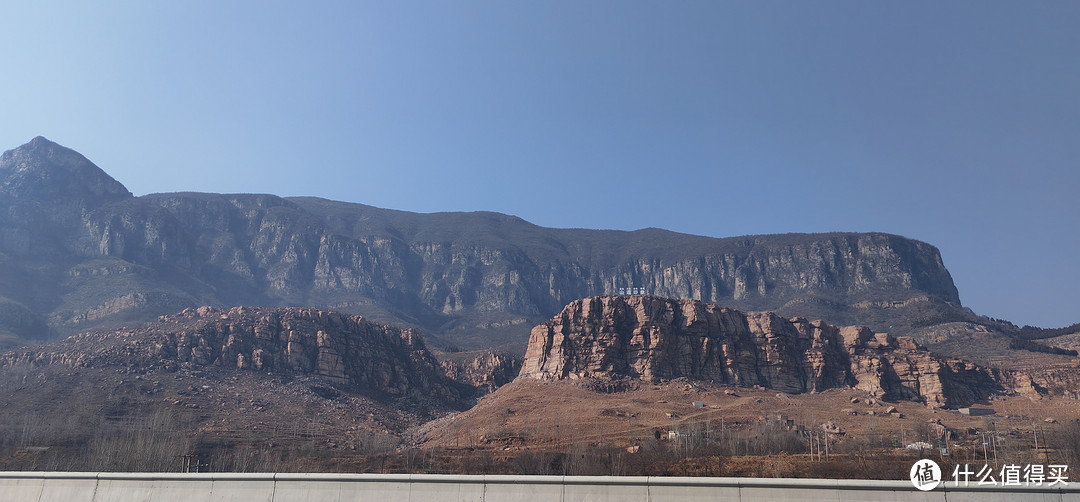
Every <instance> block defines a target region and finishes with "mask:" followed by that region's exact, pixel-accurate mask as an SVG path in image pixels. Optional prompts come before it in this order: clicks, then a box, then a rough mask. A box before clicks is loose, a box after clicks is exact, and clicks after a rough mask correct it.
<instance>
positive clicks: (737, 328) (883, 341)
mask: <svg viewBox="0 0 1080 502" xmlns="http://www.w3.org/2000/svg"><path fill="white" fill-rule="evenodd" d="M679 377H686V378H691V379H697V380H706V381H711V382H717V383H724V384H732V385H737V386H742V387H753V386H759V387H764V388H768V389H776V390H780V391H783V392H787V393H796V394H797V393H804V392H818V391H822V390H825V389H830V388H848V387H854V388H856V389H860V390H865V391H867V392H870V393H872V394H873V395H875V396H877V397H880V398H884V399H890V400H896V399H902V400H916V401H922V402H925V403H927V404H928V405H931V406H963V405H967V404H970V403H972V402H975V401H979V400H984V399H986V398H987V397H989V396H990V395H991V394H993V393H999V392H1004V391H1006V389H1004V388H1003V387H1002V385H1001V383H999V380H1000V377H997V376H995V374H994V373H993V372H991V371H990V370H987V369H984V368H981V367H978V366H976V365H974V364H971V363H968V362H964V361H961V360H957V359H943V358H939V357H936V356H934V355H932V354H930V352H929V351H927V350H926V349H925V348H923V347H921V346H919V345H918V344H917V343H915V341H914V340H913V339H911V338H909V337H892V336H890V335H887V334H884V333H877V334H875V333H873V332H872V331H871V330H870V329H868V328H865V327H852V326H848V327H836V326H832V325H829V324H826V323H824V322H822V321H813V322H810V321H807V320H806V319H804V318H792V319H785V318H782V317H780V316H778V315H776V314H773V313H743V312H740V311H738V310H734V309H729V308H723V307H719V306H717V305H712V304H706V303H702V302H698V301H694V300H675V299H667V298H659V297H655V296H641V295H638V296H605V297H593V298H586V299H583V300H580V301H576V302H572V303H571V304H569V305H568V306H567V307H566V308H565V309H563V311H562V312H561V313H559V314H558V315H557V316H555V317H554V318H553V319H552V320H551V321H549V322H547V323H545V324H541V325H539V326H537V327H535V328H533V331H532V336H531V338H530V340H529V346H528V349H527V352H526V354H525V362H524V364H523V367H522V371H521V373H520V376H519V378H535V379H554V380H562V379H579V378H598V379H619V378H632V379H648V380H661V379H663V380H668V379H673V378H679Z"/></svg>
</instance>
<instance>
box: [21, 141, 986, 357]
mask: <svg viewBox="0 0 1080 502" xmlns="http://www.w3.org/2000/svg"><path fill="white" fill-rule="evenodd" d="M71 154H74V155H78V154H77V153H76V152H74V151H73V150H70V149H66V148H64V147H62V146H59V145H56V144H55V143H52V142H49V141H48V140H45V139H44V138H35V139H34V140H32V141H31V143H28V144H27V145H23V146H21V147H19V148H16V149H14V150H9V151H8V152H5V153H4V155H3V158H4V159H9V160H7V162H6V164H4V165H5V166H8V165H13V164H14V163H15V162H14V161H13V160H11V159H19V162H20V165H26V166H29V167H34V168H37V169H39V170H41V169H50V168H53V167H55V166H53V165H52V164H51V163H50V162H51V161H50V160H49V159H50V158H52V157H57V156H65V155H67V156H70V155H71ZM73 158H74V157H73ZM78 159H82V160H80V161H79V162H82V161H83V160H85V164H82V165H83V167H84V168H86V169H90V167H89V166H92V167H93V170H96V171H92V172H95V173H98V172H99V173H100V175H104V176H105V177H107V178H108V179H109V180H111V179H112V178H111V177H108V175H107V174H106V173H105V172H104V171H103V170H100V168H98V167H97V166H94V165H93V163H92V162H90V161H89V160H86V159H85V157H82V156H81V155H78ZM78 159H77V160H78ZM9 171H11V169H0V176H3V175H5V173H8V172H9ZM56 173H60V174H62V173H63V170H62V169H58V170H56ZM60 174H57V177H59V178H61V181H64V182H66V183H67V184H63V183H61V185H60V186H61V187H67V188H70V185H71V183H73V182H74V181H72V180H71V179H67V178H64V177H63V176H61V175H60ZM100 175H96V176H97V177H98V178H100V179H102V180H103V179H105V178H101V177H100ZM10 178H11V177H10V176H8V177H6V178H4V179H2V180H0V186H3V187H4V188H3V189H0V209H4V211H2V212H0V218H2V219H3V220H4V221H3V222H2V223H4V227H3V228H5V230H4V232H2V233H0V260H4V261H6V262H7V263H9V264H11V265H12V267H9V270H8V271H6V272H4V273H3V274H0V275H2V276H0V306H3V307H5V308H3V309H0V344H6V345H9V346H10V345H12V344H19V343H25V342H26V341H27V340H34V339H45V338H50V337H55V336H61V335H66V334H70V333H74V332H77V331H80V330H83V329H87V328H89V327H94V326H98V325H102V324H108V323H113V322H125V321H127V320H132V321H138V320H147V319H151V318H153V317H154V316H157V315H162V314H169V313H173V312H176V311H178V310H181V309H182V308H185V307H197V306H200V305H215V306H221V307H229V306H236V305H261V306H316V307H320V308H327V309H333V310H340V311H343V312H347V313H355V314H363V315H365V316H366V317H369V318H371V319H373V320H377V321H380V322H391V323H395V324H399V325H405V326H413V327H419V328H422V329H423V330H424V331H425V333H428V334H429V338H430V339H432V340H433V341H434V342H436V343H445V344H455V345H461V346H463V347H465V348H491V347H507V348H514V349H515V350H521V349H523V348H524V344H525V341H526V339H527V336H528V327H529V326H531V325H532V324H533V323H535V322H537V321H540V320H542V319H545V318H548V317H550V316H551V315H554V314H555V313H557V312H558V311H559V310H561V309H562V308H563V306H565V305H566V304H567V303H569V302H570V301H573V300H576V299H578V298H582V297H587V296H592V295H597V294H614V293H616V292H617V291H618V289H619V288H626V287H641V288H645V289H646V290H647V291H649V292H650V293H654V294H658V295H662V296H670V297H676V298H692V299H698V300H702V301H707V302H713V303H722V304H725V305H730V306H732V307H737V308H741V309H745V310H756V311H762V310H780V311H781V312H782V313H783V314H784V315H796V314H797V315H803V316H807V317H813V318H822V319H825V320H827V321H829V322H831V323H836V324H868V325H870V326H871V327H873V328H874V329H875V330H879V331H889V332H893V333H901V334H902V333H903V332H904V331H905V330H909V329H913V327H917V326H927V325H933V324H935V323H938V322H946V321H968V320H971V318H972V314H970V313H969V312H967V311H965V310H964V309H963V308H962V305H961V303H960V297H959V294H958V292H957V290H956V287H955V285H954V284H953V282H952V277H951V276H950V275H949V273H948V270H947V269H946V268H945V266H944V262H943V261H942V259H941V256H940V252H939V251H938V250H937V248H935V247H934V246H932V245H930V244H927V243H924V242H920V241H916V240H912V239H907V238H905V237H901V236H897V235H892V234H886V233H877V232H874V233H854V232H834V233H827V234H775V235H757V236H742V237H729V238H716V237H703V236H695V235H690V234H682V233H677V232H672V231H668V230H662V229H655V228H649V229H639V230H634V231H623V230H588V229H554V228H546V227H541V226H538V225H535V224H532V223H530V222H527V221H525V220H523V219H521V218H519V217H516V216H510V215H504V214H501V213H494V212H485V211H480V212H470V213H461V212H442V213H430V214H420V213H410V212H407V211H400V210H392V209H381V208H376V207H373V206H368V205H364V204H359V203H350V202H339V201H331V200H327V199H321V198H317V197H279V196H276V195H272V194H210V193H198V192H174V193H158V194H148V195H143V196H140V197H133V196H131V194H130V192H128V191H127V190H126V188H123V189H122V190H121V188H122V185H121V184H119V182H116V185H118V186H119V187H121V188H117V186H113V185H110V184H109V183H107V182H104V181H102V183H105V185H107V186H108V187H111V188H109V189H108V190H105V192H103V193H105V194H107V195H108V196H107V197H103V198H99V199H93V198H87V199H85V200H81V201H80V202H79V203H78V204H77V205H76V206H73V207H68V206H65V205H64V204H63V203H61V202H62V201H55V200H53V199H57V198H58V197H56V196H47V195H48V193H46V194H45V195H41V193H38V192H35V191H34V189H33V187H29V186H26V185H25V184H22V185H18V184H12V183H7V181H10ZM113 181H114V182H115V180H113ZM16 185H18V186H16ZM121 191H122V192H123V193H121ZM46 192H47V191H46ZM91 192H93V190H91ZM35 193H38V195H35V196H34V197H37V198H36V199H34V197H29V196H28V195H27V194H31V195H33V194H35ZM50 197H52V198H50ZM31 199H33V200H32V201H31V202H32V203H31V202H27V201H28V200H31ZM25 284H30V285H31V287H30V288H29V289H30V291H24V289H25V286H24V285H25ZM8 311H10V312H12V313H11V314H10V315H5V314H4V312H8ZM27 319H30V320H31V321H32V322H28V321H27ZM42 326H47V327H46V328H44V329H43V328H42Z"/></svg>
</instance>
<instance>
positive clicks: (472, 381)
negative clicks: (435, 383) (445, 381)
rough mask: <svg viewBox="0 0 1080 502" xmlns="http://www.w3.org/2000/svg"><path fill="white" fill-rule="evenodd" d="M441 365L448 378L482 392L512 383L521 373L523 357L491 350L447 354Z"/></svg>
mask: <svg viewBox="0 0 1080 502" xmlns="http://www.w3.org/2000/svg"><path fill="white" fill-rule="evenodd" d="M441 363H442V368H443V370H444V371H445V372H446V374H447V376H449V377H450V378H452V379H454V380H455V381H458V382H461V383H463V384H465V385H468V386H470V387H475V388H477V389H479V390H480V391H482V392H484V391H486V392H491V391H494V390H495V389H497V388H499V387H502V386H503V385H506V384H508V383H510V382H511V381H513V380H514V378H517V375H518V372H520V371H521V356H518V355H513V354H508V353H505V352H496V351H490V350H485V351H480V352H478V353H477V352H474V353H468V354H460V355H459V354H447V355H446V356H444V357H443V358H442V361H441Z"/></svg>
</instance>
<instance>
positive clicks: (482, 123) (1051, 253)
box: [0, 0, 1080, 327]
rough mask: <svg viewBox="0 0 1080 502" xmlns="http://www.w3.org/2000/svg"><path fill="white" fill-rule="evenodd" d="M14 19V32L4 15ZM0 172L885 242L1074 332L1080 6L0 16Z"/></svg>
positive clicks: (53, 9) (239, 6) (157, 10)
mask: <svg viewBox="0 0 1080 502" xmlns="http://www.w3.org/2000/svg"><path fill="white" fill-rule="evenodd" d="M13 3H14V4H15V5H11V4H13ZM0 13H2V16H3V18H4V20H5V22H4V23H3V24H4V26H3V28H2V29H0V57H2V60H0V62H2V66H0V68H2V69H0V91H2V92H0V150H6V149H10V148H14V147H16V146H18V145H20V144H23V143H25V142H27V141H29V140H30V139H31V138H32V137H34V136H37V135H43V136H46V137H48V138H49V139H51V140H53V141H56V142H58V143H60V144H63V145H65V146H68V147H71V148H73V149H75V150H78V151H79V152H81V153H83V154H84V155H86V156H87V157H89V158H90V160H92V161H94V162H95V163H96V164H98V165H99V166H101V167H102V168H103V169H105V171H107V172H108V173H110V174H111V175H112V176H113V177H115V178H116V179H117V180H119V181H120V182H122V183H124V184H125V185H126V186H127V187H128V189H130V190H131V191H132V192H134V193H135V194H136V195H142V194H146V193H151V192H171V191H181V190H196V191H206V192H268V193H274V194H278V195H315V196H320V197H325V198H329V199H336V200H345V201H352V202H361V203H365V204H371V205H374V206H379V207H386V208H394V209H403V210H409V211H418V212H434V211H473V210H490V211H499V212H503V213H509V214H514V215H517V216H520V217H522V218H525V219H527V220H529V221H532V222H534V223H537V224H539V225H544V226H552V227H585V228H615V229H626V230H632V229H637V228H643V227H662V228H667V229H671V230H676V231H680V232H687V233H693V234H701V235H710V236H717V237H724V236H734V235H744V234H757V233H782V232H825V231H834V230H844V231H882V232H890V233H896V234H901V235H905V236H908V237H912V238H915V239H919V240H923V241H927V242H930V243H932V244H934V245H936V246H938V247H939V248H940V249H941V252H942V256H943V258H944V260H945V264H946V266H947V267H948V268H949V270H950V271H951V272H952V274H953V278H954V280H955V281H956V285H957V287H958V288H959V290H960V298H961V300H962V301H963V302H964V304H965V305H967V306H969V307H971V308H972V309H974V310H975V311H976V312H979V313H981V314H986V315H990V316H994V317H1001V318H1006V319H1009V320H1012V321H1013V322H1016V323H1017V324H1036V325H1041V326H1047V327H1056V326H1062V325H1066V324H1071V323H1073V322H1077V321H1080V308H1078V307H1080V301H1078V300H1080V294H1078V293H1077V291H1078V288H1080V266H1078V265H1080V258H1078V257H1080V232H1078V230H1080V204H1078V202H1077V192H1078V190H1080V165H1078V160H1080V55H1078V54H1080V28H1078V27H1080V2H1075V1H1061V2H1056V1H1037V2H1025V1H1008V2H992V1H985V0H979V1H972V2H939V1H933V2H912V1H903V2H899V1H898V2H886V1H870V2H868V1H864V0H859V1H852V2H826V1H814V2H806V1H801V0H800V1H795V0H792V1H786V2H768V1H746V2H723V1H716V0H709V1H703V2H653V1H650V2H631V1H622V0H619V1H614V0H613V1H606V2H597V1H547V2H545V1H522V2H519V1H491V2H464V1H438V2H405V1H385V2H357V1H342V2H334V3H329V2H296V1H290V2H268V1H258V2H217V1H214V2H199V1H183V2H144V1H136V0H133V1H127V2H81V1H79V2H70V3H68V2H49V1H34V2H9V3H8V4H6V5H5V6H4V7H3V8H2V9H0Z"/></svg>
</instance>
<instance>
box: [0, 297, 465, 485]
mask: <svg viewBox="0 0 1080 502" xmlns="http://www.w3.org/2000/svg"><path fill="white" fill-rule="evenodd" d="M475 390H476V389H474V388H473V387H471V386H469V385H465V384H461V383H458V382H455V381H453V380H451V379H450V378H448V377H447V376H446V374H445V373H444V371H443V369H442V368H441V366H440V365H439V363H438V362H437V361H436V360H435V359H434V357H433V356H432V355H431V354H430V353H429V352H428V351H427V349H426V347H425V345H424V343H423V340H422V339H421V337H420V336H419V334H418V333H417V332H416V331H415V330H412V329H402V328H395V327H390V326H385V325H380V324H378V323H373V322H370V321H367V320H364V319H362V318H360V317H357V316H351V315H346V314H340V313H336V312H327V311H321V310H317V309H312V308H281V307H279V308H251V307H235V308H231V309H227V310H224V309H216V308H211V307H201V308H198V309H187V310H184V311H181V312H179V313H176V314H172V315H169V316H164V317H162V318H161V319H159V320H156V321H153V322H149V323H143V324H140V325H138V326H134V327H131V328H124V329H118V330H100V331H87V332H83V333H80V334H77V335H73V336H70V337H67V338H65V339H63V340H59V341H54V342H49V343H46V344H41V345H37V346H34V347H30V348H23V349H20V350H16V351H9V352H4V353H0V430H2V431H3V433H2V434H0V437H3V438H4V440H3V441H0V450H2V452H0V465H7V466H8V467H12V466H15V465H18V466H20V468H25V469H41V468H44V469H47V470H151V471H174V470H176V469H177V467H179V459H180V456H181V455H190V454H194V455H197V456H199V457H200V458H201V460H200V461H201V462H203V463H210V464H212V465H213V466H214V468H215V469H217V470H234V471H250V470H256V469H257V470H274V469H280V468H283V466H284V465H292V467H288V468H290V469H293V470H304V471H306V470H319V469H326V468H337V469H340V468H341V467H340V461H335V460H330V459H331V458H333V457H339V456H341V455H364V454H372V453H376V452H382V451H386V450H392V449H393V448H394V447H395V445H397V444H398V443H399V441H400V437H401V435H402V434H403V433H404V432H405V431H406V430H407V429H408V428H409V427H415V426H418V425H420V424H422V423H424V422H427V421H429V420H431V419H432V418H434V417H437V416H442V415H445V414H446V413H448V412H451V411H454V410H461V409H463V408H464V407H465V406H466V405H467V404H468V401H469V399H471V398H472V397H473V395H474V392H475ZM485 390H486V389H485ZM27 447H30V448H29V450H31V451H32V452H34V453H32V454H31V455H30V456H31V457H33V458H30V459H29V461H27V457H26V451H27V450H26V449H25V448H27ZM315 452H317V453H315ZM317 459H323V460H322V461H325V462H326V463H324V464H318V466H317V465H316V464H315V463H314V462H316V461H317ZM255 460H257V462H255ZM12 462H14V463H12ZM335 466H336V467H335Z"/></svg>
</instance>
